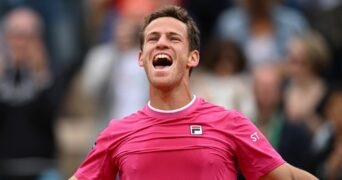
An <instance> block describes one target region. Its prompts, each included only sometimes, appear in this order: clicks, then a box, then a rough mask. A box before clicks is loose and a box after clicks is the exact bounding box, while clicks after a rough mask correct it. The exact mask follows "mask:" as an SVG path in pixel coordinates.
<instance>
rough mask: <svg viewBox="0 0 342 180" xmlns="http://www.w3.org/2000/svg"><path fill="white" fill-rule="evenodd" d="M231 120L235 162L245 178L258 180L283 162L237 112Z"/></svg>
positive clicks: (266, 141) (251, 125) (257, 131)
mask: <svg viewBox="0 0 342 180" xmlns="http://www.w3.org/2000/svg"><path fill="white" fill-rule="evenodd" d="M233 119H234V120H233V128H234V138H235V139H234V142H235V145H236V156H237V162H238V165H239V168H240V170H241V171H242V174H243V175H244V176H245V178H247V179H259V178H260V177H261V176H263V175H265V174H267V173H268V172H270V171H272V170H273V169H275V168H276V167H278V166H280V165H282V164H283V163H284V162H285V161H284V160H283V158H282V157H281V156H280V155H279V154H278V153H277V152H276V150H275V149H274V148H273V147H272V145H271V144H270V143H269V142H268V140H267V139H266V137H265V136H264V135H263V134H262V133H261V132H260V131H259V130H258V129H257V128H256V127H255V125H254V124H253V123H252V122H251V121H250V120H248V119H247V118H246V117H245V116H243V115H242V114H241V113H238V112H236V114H235V116H234V118H233Z"/></svg>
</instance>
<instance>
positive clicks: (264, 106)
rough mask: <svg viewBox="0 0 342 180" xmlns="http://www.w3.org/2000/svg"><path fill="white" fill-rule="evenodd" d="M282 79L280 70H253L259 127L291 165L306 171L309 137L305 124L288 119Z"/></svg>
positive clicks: (267, 67)
mask: <svg viewBox="0 0 342 180" xmlns="http://www.w3.org/2000/svg"><path fill="white" fill-rule="evenodd" d="M283 79H284V78H283V76H282V73H281V71H280V69H279V68H277V67H274V66H265V67H260V68H257V69H255V70H254V71H253V86H254V88H253V89H254V93H255V97H256V102H257V103H256V104H257V110H258V111H257V118H256V123H255V124H256V125H257V127H258V128H259V129H260V130H261V132H262V133H263V134H264V135H265V136H266V137H267V139H268V140H269V141H270V143H271V144H272V146H273V147H274V148H275V149H276V150H277V151H278V152H279V153H280V154H281V155H282V157H283V158H284V159H285V160H286V161H287V162H289V163H291V164H294V165H295V166H298V167H301V168H304V169H305V168H307V162H308V158H309V154H308V151H309V147H310V134H309V132H308V130H307V129H306V126H304V125H303V124H295V123H291V122H290V121H288V120H287V118H286V116H285V113H284V111H283V108H282V101H283V99H282V98H283V90H282V85H283Z"/></svg>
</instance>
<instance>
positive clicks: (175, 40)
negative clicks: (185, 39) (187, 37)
mask: <svg viewBox="0 0 342 180" xmlns="http://www.w3.org/2000/svg"><path fill="white" fill-rule="evenodd" d="M170 40H171V41H173V42H180V41H181V39H180V38H179V37H177V36H172V37H170Z"/></svg>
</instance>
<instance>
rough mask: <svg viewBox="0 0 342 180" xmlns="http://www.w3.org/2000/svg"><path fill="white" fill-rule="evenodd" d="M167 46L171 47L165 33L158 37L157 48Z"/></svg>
mask: <svg viewBox="0 0 342 180" xmlns="http://www.w3.org/2000/svg"><path fill="white" fill-rule="evenodd" d="M167 47H169V41H168V39H167V37H166V36H165V35H163V36H161V37H160V38H159V39H158V42H157V48H159V49H165V48H167Z"/></svg>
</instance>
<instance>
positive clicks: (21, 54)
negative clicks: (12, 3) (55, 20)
mask: <svg viewBox="0 0 342 180" xmlns="http://www.w3.org/2000/svg"><path fill="white" fill-rule="evenodd" d="M1 25H2V30H3V43H4V44H3V45H2V48H1V50H0V144H1V148H0V179H6V180H12V179H15V180H21V179H25V180H31V179H32V180H35V179H38V178H41V179H44V178H47V179H49V180H53V179H56V178H58V173H56V172H55V165H56V164H55V161H54V158H55V148H56V147H55V146H56V145H55V139H54V132H53V124H54V120H55V117H56V111H57V107H56V106H55V105H56V104H54V102H53V101H52V99H51V97H50V96H49V95H51V92H52V91H53V87H54V86H53V85H54V84H53V83H54V81H53V75H52V73H51V71H50V69H49V56H48V54H47V52H46V47H45V45H44V40H43V31H44V24H43V22H42V20H41V17H40V16H39V14H37V13H36V12H34V11H33V10H31V9H29V8H25V7H21V8H17V9H14V10H12V11H11V12H9V13H8V14H7V15H6V16H5V18H4V20H3V21H2V24H1Z"/></svg>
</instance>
